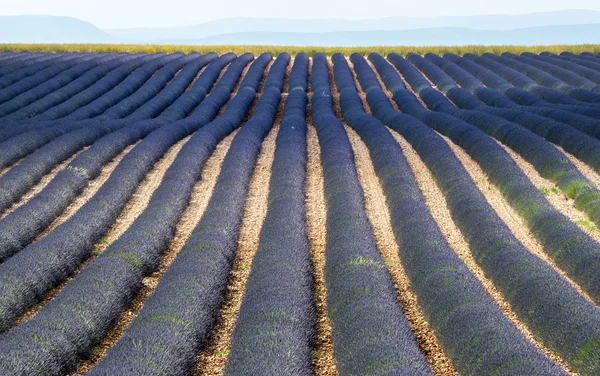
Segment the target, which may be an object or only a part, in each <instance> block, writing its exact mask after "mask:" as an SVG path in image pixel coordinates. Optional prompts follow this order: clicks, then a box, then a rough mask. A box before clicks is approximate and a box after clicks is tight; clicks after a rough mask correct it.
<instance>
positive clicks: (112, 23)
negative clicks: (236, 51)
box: [0, 0, 600, 28]
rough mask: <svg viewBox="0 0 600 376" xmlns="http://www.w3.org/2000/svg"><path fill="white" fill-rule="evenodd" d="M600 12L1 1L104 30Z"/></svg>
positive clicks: (372, 2) (255, 2)
mask: <svg viewBox="0 0 600 376" xmlns="http://www.w3.org/2000/svg"><path fill="white" fill-rule="evenodd" d="M565 8H568V9H594V10H600V1H598V0H569V1H565V0H501V1H488V0H453V1H448V0H291V1H290V0H210V1H202V0H200V1H198V0H168V1H165V0H0V15H16V14H49V15H61V16H72V17H77V18H80V19H82V20H85V21H89V22H92V23H93V24H95V25H96V26H98V27H100V28H120V27H138V26H151V27H157V26H184V25H190V24H195V23H201V22H205V21H210V20H215V19H221V18H230V17H243V16H245V17H287V18H331V17H337V18H349V19H359V18H380V17H389V16H402V15H403V16H426V15H429V16H440V15H476V14H519V13H530V12H540V11H550V10H562V9H565Z"/></svg>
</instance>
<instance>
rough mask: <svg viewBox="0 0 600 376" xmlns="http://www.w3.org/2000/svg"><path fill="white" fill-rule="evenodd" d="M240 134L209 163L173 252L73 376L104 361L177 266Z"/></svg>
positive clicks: (181, 223) (225, 143) (166, 255)
mask: <svg viewBox="0 0 600 376" xmlns="http://www.w3.org/2000/svg"><path fill="white" fill-rule="evenodd" d="M236 133H237V130H236V131H234V132H233V133H232V134H230V135H229V136H227V137H226V138H225V139H224V140H223V141H221V142H220V143H219V144H218V145H217V148H216V149H215V151H214V152H213V154H212V155H211V156H210V158H209V159H208V160H207V161H206V164H205V165H204V168H203V169H202V175H201V176H202V177H201V179H200V180H199V181H198V182H197V183H196V184H195V186H194V190H193V192H192V197H191V199H190V202H189V204H188V206H187V208H186V210H185V211H184V213H183V216H182V218H181V220H180V221H179V223H178V224H177V227H176V230H175V235H174V237H173V240H172V241H171V244H170V245H169V249H168V250H167V251H166V252H165V253H164V254H163V255H162V256H161V259H160V263H159V266H158V268H157V270H156V271H155V272H154V273H152V274H151V275H149V276H148V277H146V278H144V280H143V282H142V283H143V284H142V287H141V289H140V291H138V293H137V295H136V296H135V298H134V300H133V302H132V303H131V305H130V306H129V308H128V309H126V310H125V311H123V312H122V313H121V314H120V315H119V317H118V318H117V320H116V323H115V325H114V326H113V327H112V328H111V330H110V331H109V332H108V333H107V334H106V336H105V337H104V339H103V341H102V342H101V343H100V344H98V345H97V346H96V348H95V349H94V351H93V353H92V356H91V357H90V358H89V359H87V360H86V361H84V362H82V363H81V364H80V365H79V368H78V369H77V371H75V372H74V373H73V374H72V375H73V376H75V375H77V376H79V375H83V374H84V373H86V372H88V371H89V370H91V369H92V368H93V367H94V366H95V365H96V364H98V362H99V361H100V359H102V358H103V357H104V356H105V355H106V353H107V352H108V350H110V348H111V347H112V346H113V345H114V344H115V343H116V342H117V341H118V340H119V339H120V338H121V336H122V335H123V333H124V332H125V330H126V329H127V327H128V326H129V324H130V323H131V321H132V320H133V319H134V318H135V317H136V316H137V315H138V313H139V312H140V310H141V309H142V307H143V306H144V302H145V301H146V299H148V297H149V296H150V295H152V293H153V292H154V290H155V289H156V287H157V286H158V283H159V281H160V278H161V277H162V275H163V274H164V273H165V272H166V271H167V269H168V268H169V266H170V265H171V263H173V260H175V257H176V256H177V253H178V252H179V251H180V250H181V248H182V247H183V245H184V244H185V242H186V240H187V239H188V237H189V236H190V234H191V233H192V231H193V229H194V228H195V227H196V225H197V224H198V222H199V221H200V218H201V217H202V214H203V213H204V210H205V209H206V206H207V205H208V201H209V199H210V197H211V196H212V191H213V188H214V186H215V184H216V182H217V177H218V176H219V172H220V170H221V165H222V164H223V160H224V159H225V154H227V151H228V150H229V146H230V145H231V141H232V140H233V137H234V136H235V134H236Z"/></svg>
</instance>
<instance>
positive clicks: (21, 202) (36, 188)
mask: <svg viewBox="0 0 600 376" xmlns="http://www.w3.org/2000/svg"><path fill="white" fill-rule="evenodd" d="M88 147H89V146H86V147H84V148H83V149H81V150H79V151H78V152H76V153H75V154H73V155H72V156H70V157H69V158H67V159H66V160H64V161H63V162H61V163H60V164H59V165H57V166H56V167H54V168H53V169H52V170H51V171H50V172H49V173H47V174H46V175H44V176H43V177H42V179H41V180H40V181H39V182H37V183H36V184H35V185H34V186H33V187H31V188H30V189H29V190H28V191H27V192H26V193H25V194H24V195H23V196H21V198H20V199H19V201H17V202H15V203H14V204H13V205H12V206H11V207H10V208H8V209H6V210H5V211H4V212H3V213H2V214H0V219H2V218H4V217H6V216H7V215H8V214H10V213H12V212H13V211H14V210H15V209H17V208H18V207H20V206H22V205H24V204H26V203H27V202H28V201H29V200H31V198H32V197H33V196H35V195H37V194H38V193H40V192H41V191H42V189H44V188H45V187H46V186H47V185H48V183H50V182H51V181H52V179H54V177H55V176H56V174H58V173H59V172H61V171H62V170H63V169H64V168H65V167H67V166H68V165H69V163H71V161H72V160H73V159H75V158H76V157H77V156H78V155H79V154H80V153H82V152H84V151H85V150H86V149H87V148H88ZM9 168H10V167H9Z"/></svg>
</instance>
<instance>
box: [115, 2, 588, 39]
mask: <svg viewBox="0 0 600 376" xmlns="http://www.w3.org/2000/svg"><path fill="white" fill-rule="evenodd" d="M595 23H600V11H590V10H564V11H556V12H543V13H531V14H524V15H488V16H464V17H456V16H454V17H387V18H381V19H370V20H369V19H367V20H344V19H314V20H304V19H284V18H230V19H223V20H216V21H211V22H206V23H202V24H197V25H191V26H182V27H169V28H131V29H112V30H107V32H108V33H110V34H112V35H114V36H116V37H119V38H122V39H127V40H132V41H138V42H141V41H144V42H146V41H152V42H158V41H161V40H164V41H167V40H175V39H200V38H206V37H210V36H216V35H222V34H234V33H250V32H262V33H265V32H278V33H279V32H281V33H328V32H340V31H344V32H347V31H367V30H370V31H384V30H394V31H398V30H413V29H425V28H440V27H458V28H466V29H477V30H510V29H521V28H529V27H539V26H558V25H584V24H595Z"/></svg>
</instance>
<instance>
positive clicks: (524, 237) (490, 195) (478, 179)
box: [434, 136, 589, 375]
mask: <svg viewBox="0 0 600 376" xmlns="http://www.w3.org/2000/svg"><path fill="white" fill-rule="evenodd" d="M442 137H443V138H444V140H445V141H446V142H447V143H448V145H449V146H450V148H451V149H452V151H453V152H454V154H455V155H456V157H457V158H458V159H459V161H460V162H461V163H462V164H463V166H464V167H465V169H466V170H467V172H468V173H469V175H470V176H471V179H473V181H474V182H475V184H476V185H477V187H478V188H479V190H480V191H481V193H482V194H483V196H484V197H485V199H486V201H487V202H488V203H489V204H490V206H491V207H492V209H494V211H495V212H496V214H498V216H499V217H500V219H502V221H503V222H504V223H505V224H506V225H507V226H508V228H509V229H510V231H511V232H512V233H513V235H514V236H515V237H516V238H517V240H519V241H520V242H521V243H522V244H523V245H524V246H525V247H526V248H527V249H528V250H529V251H530V252H531V253H532V254H534V255H536V256H537V257H539V258H540V259H542V260H544V261H545V262H547V263H548V264H549V265H551V266H552V267H553V268H554V269H556V270H557V271H558V272H559V273H560V274H561V275H562V276H563V277H565V279H566V280H567V281H568V282H569V283H571V284H572V285H573V286H574V287H575V288H577V289H578V291H580V292H581V293H583V291H582V290H581V289H580V288H579V287H578V286H576V285H575V284H574V283H573V282H572V281H571V280H570V279H568V277H566V275H565V274H564V273H563V272H562V271H561V270H560V269H558V268H557V267H556V265H554V263H553V262H552V260H550V259H549V257H548V256H547V255H546V254H545V253H544V251H543V248H542V246H541V245H540V243H539V242H538V241H537V240H536V239H535V237H534V236H533V235H532V234H531V233H530V232H529V230H528V228H527V226H526V225H525V223H524V222H523V220H522V219H521V217H520V216H519V215H518V214H517V213H516V212H515V211H514V210H513V209H512V207H511V206H510V205H509V204H508V202H507V201H506V200H505V199H504V197H502V194H501V193H500V191H499V190H498V189H497V188H496V187H495V186H494V185H493V184H492V183H491V182H490V181H489V180H488V178H487V176H486V175H485V173H484V172H483V170H481V168H480V167H479V165H478V164H477V163H476V162H475V161H474V160H473V159H471V157H470V156H469V155H468V154H467V153H466V152H465V151H463V150H462V149H461V148H460V147H459V146H457V145H456V144H454V143H453V142H452V141H451V140H449V139H448V138H446V137H444V136H442ZM438 191H439V188H438ZM439 195H441V197H439V198H438V199H443V194H442V193H441V191H439ZM434 199H435V198H434ZM446 210H447V209H446ZM448 215H449V213H448ZM456 231H458V229H456ZM459 255H460V256H461V258H462V259H463V260H464V261H465V263H466V264H467V266H468V267H469V269H471V270H472V271H473V274H475V275H476V276H477V278H478V279H479V280H480V281H481V283H482V285H483V286H484V288H485V289H486V290H487V292H488V293H489V294H490V295H491V296H492V298H493V299H494V300H495V301H496V303H497V304H498V305H499V306H500V308H501V309H502V311H503V312H504V314H505V315H506V316H507V317H508V318H509V320H510V321H511V322H512V323H513V324H514V325H515V326H516V327H517V328H518V329H519V330H520V331H521V333H523V334H524V335H525V337H527V339H528V340H529V341H531V342H532V343H533V344H534V346H535V347H536V348H538V349H539V350H541V351H542V352H544V354H546V356H548V357H549V358H550V359H552V360H553V361H554V362H555V363H557V364H558V365H559V366H560V367H562V368H563V370H564V371H565V372H567V373H569V374H571V375H574V374H575V373H574V372H573V371H572V370H571V369H570V368H569V366H568V365H567V363H566V362H565V361H564V360H563V359H561V358H560V357H559V356H558V355H556V354H555V353H553V352H552V351H551V350H550V349H548V348H546V347H545V346H544V345H543V344H542V343H541V342H539V341H537V340H536V339H535V338H534V336H533V333H531V331H530V330H529V329H528V328H527V326H526V325H525V324H524V323H523V322H521V321H520V320H519V318H518V317H517V315H516V313H515V312H514V311H513V310H512V308H511V307H510V304H509V303H508V301H506V300H505V299H504V297H503V295H502V294H501V292H500V291H499V290H498V289H496V288H495V286H494V285H493V283H492V282H491V281H490V280H489V279H487V278H486V277H485V274H484V272H483V270H482V269H481V268H480V267H479V266H478V265H477V264H476V262H475V260H474V258H473V256H472V255H471V253H470V252H464V253H462V252H459ZM584 296H587V295H584ZM587 298H588V299H589V297H587Z"/></svg>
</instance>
